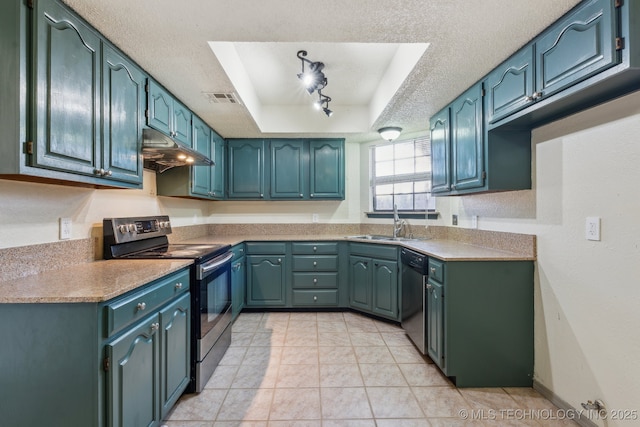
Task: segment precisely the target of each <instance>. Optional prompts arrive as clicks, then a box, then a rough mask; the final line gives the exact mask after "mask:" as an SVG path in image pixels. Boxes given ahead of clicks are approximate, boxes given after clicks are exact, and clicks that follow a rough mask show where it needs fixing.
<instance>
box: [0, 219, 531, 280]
mask: <svg viewBox="0 0 640 427" xmlns="http://www.w3.org/2000/svg"><path fill="white" fill-rule="evenodd" d="M392 227H393V226H392V225H391V224H389V225H387V224H328V223H311V224H298V223H296V224H199V225H189V226H183V227H174V228H173V230H172V231H173V233H172V234H171V235H170V236H169V240H170V242H171V243H175V242H179V241H182V240H189V239H195V238H198V237H203V236H208V235H211V236H216V235H218V236H252V235H253V236H265V235H332V236H350V235H356V234H383V235H391V234H392V233H393V228H392ZM402 235H403V236H407V237H408V236H409V235H412V236H413V237H418V238H420V237H421V238H431V239H443V240H455V241H458V242H462V243H466V244H470V245H476V246H483V247H487V248H492V249H497V250H504V251H510V252H516V253H518V254H522V255H525V256H527V257H533V258H535V257H536V250H537V249H536V236H535V235H530V234H517V233H505V232H498V231H486V230H476V229H468V228H458V227H445V226H429V227H427V228H425V227H422V226H417V227H411V226H409V227H408V228H407V230H405V232H403V234H402ZM102 243H103V240H102V226H96V227H94V228H93V230H92V232H91V237H90V238H88V239H75V240H64V241H60V242H54V243H44V244H39V245H31V246H20V247H15V248H6V249H0V265H1V266H2V270H1V271H0V281H3V280H11V279H15V278H18V277H24V276H29V275H31V274H39V273H42V272H45V271H48V270H57V269H61V268H64V267H67V266H70V265H75V264H82V263H85V262H93V261H96V260H101V259H103V251H102Z"/></svg>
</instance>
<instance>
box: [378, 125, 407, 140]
mask: <svg viewBox="0 0 640 427" xmlns="http://www.w3.org/2000/svg"><path fill="white" fill-rule="evenodd" d="M400 132H402V128H400V127H397V126H387V127H383V128H380V129H378V133H379V134H380V136H381V137H382V139H386V140H387V141H389V142H391V141H393V140H394V139H396V138H397V137H399V136H400Z"/></svg>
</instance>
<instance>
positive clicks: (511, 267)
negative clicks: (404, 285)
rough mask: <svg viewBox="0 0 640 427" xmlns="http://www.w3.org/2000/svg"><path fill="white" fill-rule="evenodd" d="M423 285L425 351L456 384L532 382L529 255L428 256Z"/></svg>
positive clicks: (531, 314)
mask: <svg viewBox="0 0 640 427" xmlns="http://www.w3.org/2000/svg"><path fill="white" fill-rule="evenodd" d="M427 288H428V289H427V291H428V292H427V349H428V354H429V356H430V357H431V358H432V360H433V361H434V363H436V365H438V366H439V367H440V369H441V370H442V371H443V372H444V374H445V375H447V376H448V377H450V378H451V379H452V381H453V382H454V383H455V384H456V386H458V387H530V386H531V384H532V383H533V262H532V261H455V262H443V261H439V260H437V259H435V258H429V280H428V283H427ZM469 349H473V350H472V351H471V352H470V351H469Z"/></svg>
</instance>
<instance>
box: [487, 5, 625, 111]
mask: <svg viewBox="0 0 640 427" xmlns="http://www.w3.org/2000/svg"><path fill="white" fill-rule="evenodd" d="M616 14H617V12H616V2H613V1H611V0H590V1H585V2H582V3H581V4H579V5H578V6H577V7H576V8H575V9H573V10H572V11H571V12H569V13H568V14H567V15H565V16H564V17H562V18H560V19H559V20H558V21H556V22H555V23H554V24H553V25H551V26H550V27H549V28H548V29H547V30H545V31H544V32H543V33H542V34H541V35H539V36H538V37H536V38H535V39H534V40H533V41H532V42H531V43H530V44H528V45H527V46H525V47H524V48H522V49H521V50H520V51H518V52H517V53H516V54H514V55H513V56H512V57H510V58H509V59H508V60H507V61H505V62H504V63H503V64H501V65H500V66H498V67H497V68H496V69H495V70H493V71H492V72H491V73H490V74H489V75H488V76H487V78H486V80H485V87H486V90H487V106H488V108H487V120H488V122H489V123H495V122H497V121H499V120H501V119H503V118H505V117H507V116H509V115H511V114H513V113H515V112H517V111H519V110H521V109H523V108H525V107H528V106H529V105H531V104H533V103H536V102H538V101H542V100H544V99H545V98H547V97H549V96H551V95H553V94H555V93H557V92H560V91H562V90H564V89H566V88H568V87H570V86H572V85H574V84H576V83H578V82H580V81H582V80H584V79H586V78H589V77H591V76H593V75H595V74H598V73H600V72H602V71H604V70H606V69H607V68H610V67H613V66H614V65H616V64H618V63H619V62H620V61H621V55H619V53H618V51H619V50H620V49H621V46H620V43H621V40H620V38H619V37H618V36H617V32H616Z"/></svg>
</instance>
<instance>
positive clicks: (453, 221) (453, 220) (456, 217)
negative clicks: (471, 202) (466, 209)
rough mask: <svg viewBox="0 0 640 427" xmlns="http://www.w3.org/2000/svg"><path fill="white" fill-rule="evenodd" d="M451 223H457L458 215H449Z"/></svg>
mask: <svg viewBox="0 0 640 427" xmlns="http://www.w3.org/2000/svg"><path fill="white" fill-rule="evenodd" d="M451 224H453V225H458V215H451Z"/></svg>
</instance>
